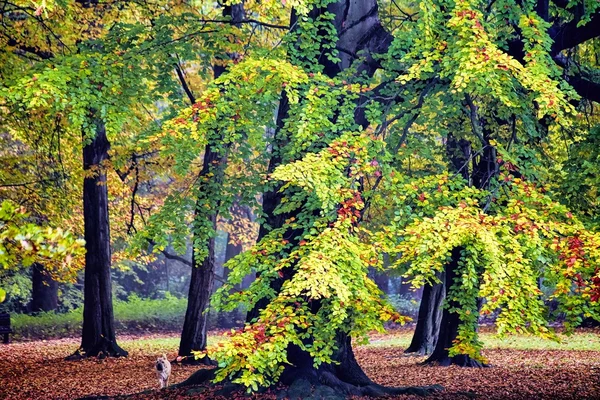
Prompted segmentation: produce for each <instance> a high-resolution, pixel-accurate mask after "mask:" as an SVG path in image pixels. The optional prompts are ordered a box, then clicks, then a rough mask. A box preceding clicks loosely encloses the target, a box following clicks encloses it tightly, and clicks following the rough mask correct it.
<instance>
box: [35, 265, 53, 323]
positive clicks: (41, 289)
mask: <svg viewBox="0 0 600 400" xmlns="http://www.w3.org/2000/svg"><path fill="white" fill-rule="evenodd" d="M31 269H32V277H31V281H32V288H31V289H32V290H31V311H32V312H40V311H54V310H56V309H57V308H58V282H56V281H55V280H54V279H52V277H51V276H50V275H48V273H47V272H46V271H45V270H44V266H43V265H42V264H40V263H34V264H33V265H32V267H31Z"/></svg>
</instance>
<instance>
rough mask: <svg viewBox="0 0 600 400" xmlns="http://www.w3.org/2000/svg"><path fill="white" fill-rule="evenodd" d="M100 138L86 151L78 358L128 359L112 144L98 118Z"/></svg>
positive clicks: (97, 131) (90, 144) (96, 124)
mask: <svg viewBox="0 0 600 400" xmlns="http://www.w3.org/2000/svg"><path fill="white" fill-rule="evenodd" d="M94 123H95V128H96V136H95V137H94V139H93V140H92V141H91V142H90V143H88V144H86V145H85V146H84V148H83V168H84V170H85V171H86V177H85V178H84V181H83V216H84V230H85V233H84V236H85V249H86V255H85V281H84V301H83V331H82V337H81V348H80V349H79V350H78V351H77V352H76V353H75V354H74V355H73V357H74V358H77V357H95V356H100V357H106V356H117V357H118V356H127V352H126V351H125V350H123V349H121V348H120V347H119V346H118V345H117V341H116V338H115V328H114V316H113V306H112V283H111V276H110V265H111V252H110V226H109V219H108V190H107V187H106V173H105V172H104V170H103V166H102V162H103V161H105V160H107V159H108V150H109V148H110V144H109V142H108V139H107V138H106V130H105V127H104V123H103V122H102V121H101V120H99V119H95V121H94Z"/></svg>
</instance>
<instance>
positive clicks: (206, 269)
mask: <svg viewBox="0 0 600 400" xmlns="http://www.w3.org/2000/svg"><path fill="white" fill-rule="evenodd" d="M223 16H225V17H228V16H230V17H231V18H232V20H233V21H234V22H235V21H241V20H243V19H244V8H243V4H236V5H232V6H225V7H224V9H223ZM230 56H232V55H230ZM213 69H214V77H215V79H216V78H218V77H219V76H221V75H222V74H223V73H224V72H225V67H224V66H221V65H215V66H214V68H213ZM226 161H227V156H226V154H224V151H223V150H219V149H217V148H216V147H215V146H214V145H213V144H212V143H211V142H209V143H208V144H207V145H206V147H205V149H204V160H203V164H202V171H200V179H199V181H200V188H199V190H198V193H199V198H198V200H197V202H196V210H195V215H194V221H193V222H192V227H194V228H195V229H199V227H203V226H205V225H206V220H205V219H206V217H207V216H206V213H205V212H204V211H203V210H202V208H201V207H204V205H205V203H206V202H207V201H208V204H210V202H211V200H210V198H211V196H212V197H216V196H217V195H218V193H215V192H214V189H211V188H210V187H213V188H214V187H215V186H218V184H219V182H221V181H222V179H223V174H224V163H225V162H226ZM209 173H213V174H214V175H213V177H212V178H208V176H209ZM204 177H206V179H210V180H212V181H211V182H210V184H207V183H206V182H207V181H205V180H204V179H203V178H204ZM212 209H213V210H214V211H213V212H212V213H211V214H209V215H208V219H209V223H210V225H211V226H212V229H213V231H214V232H216V230H217V216H218V211H217V209H218V206H215V207H214V208H212ZM194 228H193V229H192V230H195V229H194ZM206 246H207V249H208V254H207V255H206V257H204V259H201V260H200V259H198V255H197V252H196V251H195V249H196V246H195V245H194V253H193V255H192V276H191V278H190V289H189V292H188V304H187V309H186V312H185V319H184V322H183V330H182V332H181V340H180V343H179V353H178V354H179V356H180V357H184V362H185V363H194V364H195V363H204V364H212V363H213V362H212V361H211V360H210V359H209V358H208V357H204V358H202V359H201V360H199V361H198V360H195V358H194V356H193V354H192V351H193V350H196V351H197V350H204V349H206V331H207V322H208V307H209V303H210V296H211V294H212V290H213V284H214V275H215V239H214V237H211V238H210V239H209V240H208V243H207V244H206Z"/></svg>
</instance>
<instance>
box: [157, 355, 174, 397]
mask: <svg viewBox="0 0 600 400" xmlns="http://www.w3.org/2000/svg"><path fill="white" fill-rule="evenodd" d="M155 369H156V376H157V377H158V383H159V384H160V388H161V389H162V388H166V387H167V386H169V378H170V377H171V363H170V362H169V360H167V356H166V355H165V354H163V355H162V357H158V358H157V359H156V365H155Z"/></svg>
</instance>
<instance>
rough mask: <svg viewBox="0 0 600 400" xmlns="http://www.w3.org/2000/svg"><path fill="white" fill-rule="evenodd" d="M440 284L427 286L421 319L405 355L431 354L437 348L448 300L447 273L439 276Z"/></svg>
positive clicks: (419, 318) (421, 309) (420, 312)
mask: <svg viewBox="0 0 600 400" xmlns="http://www.w3.org/2000/svg"><path fill="white" fill-rule="evenodd" d="M438 278H439V279H440V280H441V282H440V283H436V284H434V285H426V286H425V288H424V289H423V298H422V299H421V305H420V306H419V317H418V318H417V326H416V327H415V333H414V334H413V338H412V341H411V342H410V346H408V348H407V349H406V350H405V351H404V352H405V353H416V354H418V355H421V356H422V355H426V354H431V352H432V351H433V349H434V348H435V346H436V344H437V340H438V334H439V332H440V326H441V323H442V306H443V304H444V299H445V298H446V282H445V273H443V272H442V273H440V274H438Z"/></svg>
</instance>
